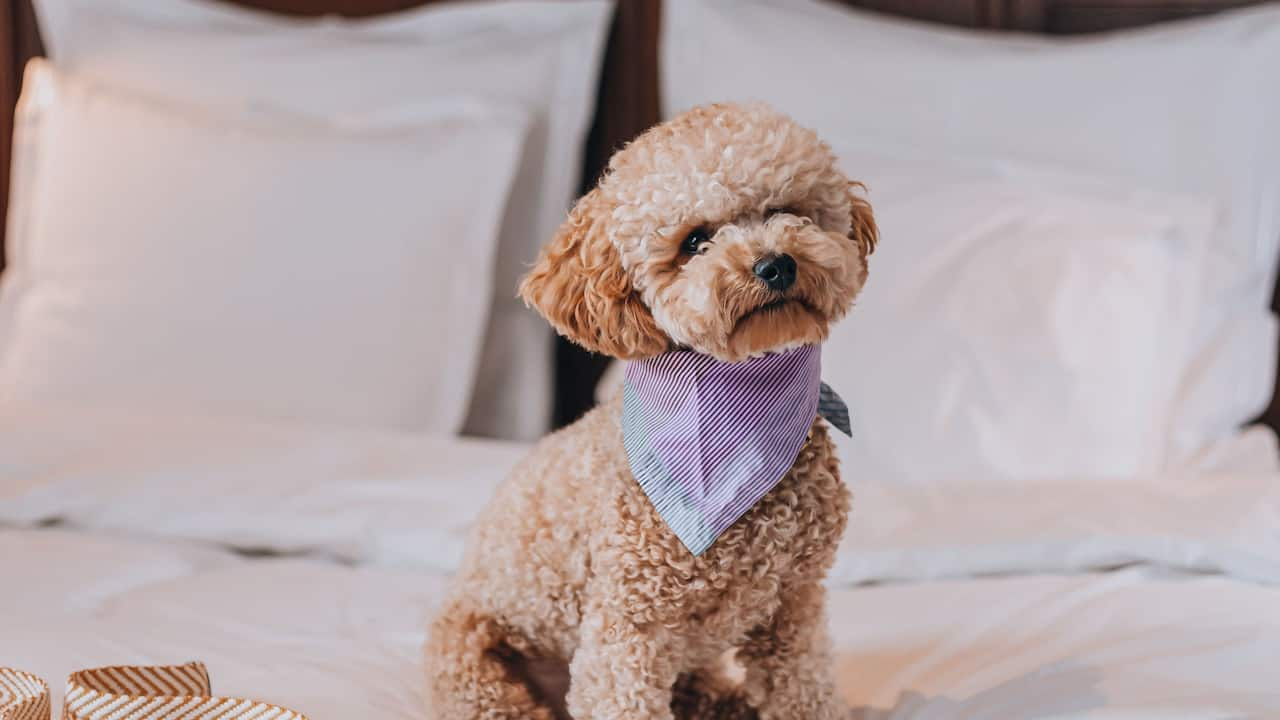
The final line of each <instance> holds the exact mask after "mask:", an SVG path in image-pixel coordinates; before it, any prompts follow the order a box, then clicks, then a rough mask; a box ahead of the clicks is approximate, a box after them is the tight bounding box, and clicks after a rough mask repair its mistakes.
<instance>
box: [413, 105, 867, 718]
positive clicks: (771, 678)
mask: <svg viewBox="0 0 1280 720" xmlns="http://www.w3.org/2000/svg"><path fill="white" fill-rule="evenodd" d="M860 189H861V188H860V186H858V185H856V184H853V183H850V182H849V181H848V179H846V178H845V177H844V175H843V174H841V173H840V171H839V170H838V169H837V168H836V166H835V159H834V157H833V156H832V154H831V151H830V149H829V148H827V147H826V146H825V145H824V144H822V143H821V141H819V140H818V139H817V137H816V136H815V135H814V134H813V133H812V132H810V131H808V130H805V129H803V128H800V127H799V126H797V125H795V124H794V123H793V122H791V121H790V120H789V119H787V118H786V117H785V116H782V115H780V114H778V113H776V112H774V111H773V110H771V109H769V108H768V107H766V106H763V105H746V106H736V105H714V106H708V107H703V108H697V109H694V110H692V111H690V112H688V113H686V114H684V115H682V116H680V117H677V118H676V119H674V120H672V121H671V122H669V123H666V124H664V125H660V126H658V127H656V128H654V129H652V130H650V131H649V132H647V133H645V134H644V135H643V136H641V137H640V138H639V139H637V140H636V141H635V142H634V143H632V144H631V145H629V146H628V147H627V148H625V149H624V150H622V151H621V152H619V153H618V155H616V156H615V157H614V159H613V161H612V162H611V163H610V171H609V173H608V174H607V175H606V176H605V177H604V178H603V179H602V180H601V182H600V185H599V187H597V188H596V189H595V190H593V191H592V192H591V193H589V194H588V195H587V196H586V197H584V198H583V199H582V200H581V201H580V202H579V203H578V205H577V206H576V207H575V208H574V209H573V211H572V212H571V213H570V215H569V219H568V220H567V221H566V222H565V224H564V226H563V227H561V229H560V231H559V232H558V233H557V235H556V237H555V238H554V239H553V240H552V242H551V243H550V245H549V246H548V247H547V248H546V250H544V252H543V254H542V256H541V257H540V258H539V260H538V262H537V264H536V265H535V267H534V268H533V270H532V271H531V272H530V274H529V276H528V277H527V278H525V280H524V282H523V284H522V285H521V289H520V292H521V295H522V296H523V297H524V298H525V300H526V302H528V303H529V304H530V305H531V306H533V307H534V308H536V309H537V310H538V311H539V312H541V313H542V314H543V315H544V316H546V317H547V319H548V320H549V321H550V322H551V324H552V325H553V326H554V327H555V328H556V329H557V330H558V331H559V332H561V333H562V334H564V335H566V336H567V337H569V338H571V339H573V340H574V341H576V342H579V343H581V344H582V345H584V346H586V347H587V348H590V349H592V350H596V351H599V352H604V353H608V354H610V355H613V356H616V357H623V358H632V357H646V356H650V355H654V354H657V353H661V352H663V351H665V350H667V349H668V348H670V347H672V346H686V347H692V348H694V349H697V350H699V351H701V352H706V353H709V354H712V355H715V356H717V357H720V358H722V359H726V360H736V359H740V358H742V357H746V356H748V355H752V354H757V353H760V352H768V351H770V350H776V349H781V348H784V347H788V346H791V345H795V344H800V343H804V342H817V341H820V340H821V339H823V338H825V337H826V333H827V330H828V327H829V325H830V324H831V323H834V322H836V321H838V320H839V319H840V318H841V317H843V315H844V314H845V313H846V312H847V311H848V309H849V307H850V305H851V304H852V302H853V300H854V298H855V296H856V295H857V293H858V291H859V290H860V289H861V287H862V284H863V282H864V281H865V278H866V268H867V266H866V261H867V256H868V255H869V254H870V253H871V252H872V251H873V250H874V248H875V243H876V227H875V221H874V220H873V218H872V216H871V211H870V206H869V205H868V204H867V202H866V201H865V200H864V199H863V198H862V197H861V196H860V195H859V194H858V191H859V190H860ZM702 226H705V227H714V229H715V232H714V234H713V235H712V237H713V239H714V243H715V244H714V247H710V248H708V249H707V250H706V251H705V252H704V253H703V254H699V255H697V256H694V257H687V256H686V257H680V256H679V242H678V239H676V238H673V237H672V235H673V233H674V234H679V233H687V232H688V231H689V230H690V229H691V228H694V227H702ZM778 252H786V253H788V254H791V255H792V256H793V257H794V258H795V259H796V262H797V265H798V268H799V272H798V274H797V279H796V283H795V285H794V286H793V288H791V289H789V290H788V291H787V294H785V295H784V296H782V297H783V299H785V300H786V302H785V303H782V304H781V306H780V307H779V308H777V309H775V310H770V311H768V312H759V313H756V312H753V311H754V310H756V309H758V308H759V307H760V306H761V305H762V304H764V303H767V302H769V301H770V300H774V301H777V300H778V299H779V297H780V296H779V294H778V293H776V292H773V291H770V290H769V289H768V288H767V287H765V286H764V285H763V284H762V283H761V282H759V280H758V279H756V278H754V277H753V275H752V270H751V266H752V265H753V264H754V262H755V261H756V260H757V259H758V258H759V257H760V256H761V254H762V253H778ZM620 415H621V397H620V395H619V396H618V397H615V398H614V399H613V400H612V401H611V402H609V403H607V404H605V405H602V406H600V407H598V408H596V409H595V410H593V411H592V412H590V413H588V414H587V415H586V416H585V417H583V418H582V419H581V420H579V421H578V422H577V423H575V424H573V425H571V426H569V427H567V428H565V429H563V430H560V431H559V432H556V433H554V434H552V435H550V436H548V437H546V438H544V439H543V440H542V441H541V442H540V443H538V445H537V446H535V448H534V449H533V451H532V452H531V454H530V455H529V457H528V458H527V459H526V460H525V461H524V462H523V463H521V465H520V466H519V467H517V468H516V470H515V471H514V472H513V474H512V476H511V477H510V478H509V480H508V481H507V482H506V483H505V484H504V485H503V486H502V487H501V488H500V489H499V491H498V492H497V494H496V496H495V497H494V499H493V501H492V502H491V503H490V505H489V507H488V508H487V509H486V510H485V512H484V513H483V515H482V516H481V517H480V518H479V520H478V522H477V524H476V526H475V528H474V529H473V531H472V534H471V537H470V540H469V543H468V546H467V554H466V557H465V559H464V561H463V565H462V567H461V569H460V571H459V573H458V575H457V577H456V578H455V581H454V587H453V590H452V594H451V597H450V600H449V602H448V603H447V604H446V605H445V607H444V609H443V610H442V611H441V613H440V614H439V616H438V617H437V618H436V620H435V621H434V623H433V624H432V626H431V631H430V640H429V642H428V647H427V678H428V686H429V693H428V695H429V701H430V703H429V706H430V708H431V712H432V713H433V717H435V718H438V719H439V720H481V719H485V720H488V719H497V718H533V719H534V720H544V719H545V720H550V719H551V718H559V717H564V716H565V712H566V711H567V713H568V714H569V715H571V716H572V717H573V718H575V719H576V720H672V719H674V718H682V719H683V718H688V719H689V720H693V719H694V718H711V719H712V720H748V719H754V718H758V719H760V720H835V719H836V718H838V717H841V716H842V715H843V708H842V707H841V703H840V701H839V699H838V697H837V694H836V690H835V685H834V680H833V677H832V672H831V662H830V656H829V649H828V641H827V638H826V632H825V619H824V605H825V595H824V590H823V586H822V579H823V577H824V576H825V574H826V572H827V570H828V569H829V568H830V566H831V564H832V562H833V560H834V556H835V550H836V547H837V545H838V544H839V541H840V537H841V535H842V534H843V532H844V528H845V523H846V520H847V517H848V512H849V505H850V495H849V491H848V489H847V488H846V486H845V484H844V483H843V482H842V481H841V479H840V475H839V469H838V467H837V461H836V456H835V452H834V450H833V447H832V444H831V440H830V438H829V437H828V435H827V429H826V426H825V425H824V424H822V422H821V421H815V423H814V424H813V426H812V427H811V429H810V431H809V436H808V438H807V441H806V443H805V445H804V447H803V449H802V450H801V451H800V454H799V456H798V457H797V458H796V461H795V464H794V465H793V466H792V468H791V469H790V470H789V471H788V473H787V474H786V476H785V477H784V478H783V479H782V480H781V481H780V482H779V483H778V485H777V486H776V487H774V488H773V490H771V491H770V492H769V493H768V494H767V495H766V496H765V497H764V498H763V499H762V500H760V502H758V503H757V504H756V505H755V506H754V507H752V508H751V509H750V510H749V511H748V512H747V513H746V514H745V515H744V516H743V517H742V518H740V519H739V520H738V521H737V522H736V523H735V524H734V525H733V526H731V527H730V528H729V529H728V530H727V531H725V533H724V534H723V535H721V536H720V538H719V539H718V540H717V541H716V542H715V544H714V545H712V546H711V548H710V549H709V550H707V551H706V552H705V553H703V554H702V555H701V556H698V557H694V556H693V555H691V554H690V553H689V551H688V550H687V549H686V548H685V547H684V545H683V544H681V542H680V541H679V540H678V539H677V538H676V537H675V535H674V534H672V532H671V530H670V529H669V528H668V527H667V526H666V524H665V523H664V522H663V520H662V518H661V517H659V516H658V515H657V513H656V512H655V511H654V509H653V506H652V504H651V503H650V502H649V499H648V497H647V496H645V494H644V492H643V491H642V490H641V489H640V487H639V485H638V484H637V483H636V481H635V479H634V478H633V477H632V475H631V471H630V468H629V466H628V462H627V455H626V452H625V450H624V448H623V444H622V432H621V428H620V423H619V417H620ZM726 653H731V654H732V655H733V657H734V658H736V662H737V663H738V664H739V665H740V666H741V673H740V674H741V676H742V680H741V682H740V683H734V682H733V681H731V680H730V679H729V677H728V676H727V675H726V674H725V672H724V665H725V658H726ZM513 658H514V660H513ZM534 662H536V663H543V662H552V663H560V664H561V665H564V666H567V669H568V675H569V685H568V690H567V697H565V702H564V707H558V705H559V703H557V702H555V701H554V700H555V699H557V698H550V697H548V695H547V693H546V692H545V691H542V690H540V689H539V688H538V687H534V685H535V684H536V683H531V682H529V681H528V679H527V677H526V676H525V673H523V672H521V671H520V669H519V667H517V666H519V665H521V664H522V663H534ZM561 692H563V691H561Z"/></svg>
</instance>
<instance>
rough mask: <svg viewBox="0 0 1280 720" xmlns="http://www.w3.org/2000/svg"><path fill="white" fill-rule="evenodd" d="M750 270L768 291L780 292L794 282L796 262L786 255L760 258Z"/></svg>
mask: <svg viewBox="0 0 1280 720" xmlns="http://www.w3.org/2000/svg"><path fill="white" fill-rule="evenodd" d="M751 269H752V271H754V272H755V274H756V277H758V278H760V279H761V280H763V281H764V284H765V285H768V286H769V289H770V290H777V291H778V292H782V291H784V290H786V289H787V288H789V287H791V286H792V285H794V284H795V282H796V260H795V258H793V257H791V256H790V255H787V254H786V253H783V254H782V255H769V256H768V257H765V258H761V259H760V261H759V262H757V263H756V264H755V267H753V268H751Z"/></svg>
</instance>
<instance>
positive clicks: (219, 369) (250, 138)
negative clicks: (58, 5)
mask: <svg viewBox="0 0 1280 720" xmlns="http://www.w3.org/2000/svg"><path fill="white" fill-rule="evenodd" d="M22 108H23V110H22V113H21V114H22V115H24V116H27V115H30V114H35V115H36V116H38V118H39V122H38V125H39V128H40V130H39V134H38V139H37V147H36V152H35V153H34V157H33V158H25V159H24V160H34V163H32V164H31V165H26V164H24V165H22V166H20V171H19V172H20V173H27V174H28V175H29V181H30V182H31V185H30V186H29V187H26V188H24V192H25V193H26V194H27V197H26V200H28V206H27V208H26V209H25V213H24V214H23V216H22V217H21V218H20V221H18V222H15V224H14V225H13V227H14V229H15V231H16V232H15V234H14V236H13V237H12V238H11V240H12V244H11V246H10V249H11V252H12V254H11V259H12V264H11V265H10V266H9V268H8V269H7V270H6V273H5V276H4V282H3V286H2V290H3V292H2V294H0V398H3V399H6V400H16V399H25V400H27V401H29V402H44V403H52V404H72V403H74V404H80V405H97V406H128V407H136V408H169V409H175V410H180V411H184V412H194V411H201V412H208V413H210V414H214V415H224V416H246V417H261V418H293V419H302V420H306V421H310V422H323V423H332V424H348V425H370V426H377V427H395V428H412V429H422V430H435V431H443V432H456V431H457V430H458V429H459V428H460V427H461V424H462V422H463V419H464V417H465V413H466V409H467V400H468V396H469V388H470V386H471V381H472V378H473V374H474V368H475V366H476V362H477V359H478V357H479V352H480V343H481V339H482V338H481V334H482V332H483V320H484V317H485V314H486V311H487V304H486V302H485V300H486V299H487V298H488V296H489V285H490V273H489V267H490V265H491V263H492V261H493V257H494V249H495V245H496V235H497V225H498V218H499V217H500V210H501V208H502V206H503V204H504V203H505V201H506V197H507V190H508V188H509V187H510V184H511V178H512V175H513V173H514V171H515V167H516V163H517V160H518V158H519V153H520V150H521V146H522V139H523V137H524V133H525V129H526V121H525V119H524V118H523V116H522V114H521V112H520V111H519V110H518V109H513V108H510V107H494V106H493V105H491V104H489V103H488V102H486V101H479V100H473V99H467V98H461V97H460V98H456V99H454V100H447V99H441V100H439V101H437V102H435V103H432V104H428V105H424V106H422V107H421V108H419V109H418V110H416V111H414V112H408V111H407V109H405V108H401V109H400V110H398V111H397V112H396V113H395V114H394V115H388V114H386V113H376V112H375V113H369V114H366V115H365V116H364V117H358V116H355V115H352V116H349V117H348V118H346V120H345V121H344V122H343V123H340V124H339V123H334V122H330V121H324V120H312V119H307V118H303V117H301V116H297V115H281V114H279V113H273V112H269V111H267V110H265V109H262V110H258V111H245V112H240V113H227V112H211V111H208V110H203V109H197V108H193V107H190V106H183V105H176V104H165V103H160V102H157V101H154V100H151V99H147V98H143V97H140V96H134V95H130V94H128V93H126V92H123V91H119V90H116V89H111V88H109V87H106V86H103V85H100V84H97V83H93V82H91V81H85V80H80V79H77V78H74V77H72V76H70V75H66V74H60V73H55V72H54V71H53V70H52V68H50V67H47V66H41V65H36V66H34V67H33V69H32V72H29V73H28V77H27V86H26V89H25V90H24V99H23V103H22ZM29 119H30V118H29V117H23V118H21V120H20V129H21V130H23V131H25V129H26V127H27V126H28V120H29ZM24 135H25V133H24ZM26 140H27V138H25V137H23V139H22V142H25V141H26Z"/></svg>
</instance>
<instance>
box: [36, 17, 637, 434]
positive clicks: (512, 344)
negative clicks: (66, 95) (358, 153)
mask: <svg viewBox="0 0 1280 720" xmlns="http://www.w3.org/2000/svg"><path fill="white" fill-rule="evenodd" d="M611 5H612V3H611V2H609V0H574V1H572V2H567V1H565V0H508V1H503V2H484V3H433V4H431V5H428V6H425V7H422V8H418V9H414V10H410V11H406V12H401V13H397V14H393V15H388V16H384V17H375V18H371V19H365V20H359V21H344V20H338V19H334V18H321V19H312V20H297V19H288V18H284V17H282V16H275V15H268V14H264V13H260V12H254V11H247V10H243V9H241V8H236V7H232V6H230V5H228V4H226V3H211V2H199V1H197V0H169V1H168V2H163V3H157V2H153V1H152V0H40V1H39V2H37V10H38V11H39V15H40V22H41V28H42V30H43V33H44V38H45V40H46V42H47V44H48V47H49V50H50V52H51V56H52V58H53V59H54V60H55V61H56V62H58V63H59V64H60V65H62V66H65V67H68V68H71V69H74V70H76V71H77V72H82V73H84V74H86V75H87V76H91V77H96V78H101V79H104V80H107V81H109V82H111V83H113V84H123V85H126V86H128V87H132V88H135V89H138V90H142V91H145V92H147V93H149V94H154V95H157V96H163V97H166V98H171V99H173V100H175V101H191V102H198V103H201V104H206V105H215V106H220V107H233V108H245V107H254V106H257V105H261V104H266V105H269V106H272V107H278V108H285V109H289V110H293V111H297V112H303V113H307V114H309V115H319V116H324V117H329V118H341V117H344V116H346V115H348V114H351V113H355V114H361V113H364V112H367V111H369V110H373V109H377V110H382V111H391V110H393V109H395V108H401V107H406V106H407V107H410V108H412V107H413V106H415V105H417V104H419V103H421V102H422V101H424V100H429V99H431V98H434V97H437V96H440V95H451V94H457V93H464V94H467V95H469V96H473V97H480V98H488V99H492V100H494V101H496V102H500V103H502V104H504V105H505V104H519V105H522V106H524V107H525V108H526V109H527V110H528V112H529V113H530V115H531V116H532V125H531V127H530V132H529V135H528V138H527V144H526V146H525V148H524V149H523V151H522V155H521V160H520V167H519V170H518V171H517V174H516V180H515V185H514V189H513V192H512V195H511V198H510V200H509V202H508V203H507V206H506V208H505V213H504V215H503V216H502V230H501V234H500V239H499V252H498V255H497V258H496V262H495V268H494V275H493V277H494V282H493V283H492V284H491V292H492V312H491V315H490V317H489V320H488V325H487V329H486V335H485V350H484V354H483V359H482V362H481V367H480V370H479V376H478V378H479V379H478V382H477V386H476V391H475V395H474V397H473V398H472V404H471V411H470V413H469V420H468V423H467V429H468V431H471V432H476V433H480V434H486V435H497V436H503V437H522V438H530V437H535V436H537V435H540V434H541V433H542V432H544V431H545V430H546V427H547V424H548V422H549V421H550V417H551V397H552V391H551V378H552V347H553V345H552V340H551V338H552V336H551V333H550V331H549V330H548V328H547V327H546V324H545V323H544V322H542V321H541V319H540V318H538V317H537V316H536V315H535V314H533V313H532V312H530V311H528V310H527V309H525V308H524V306H523V304H522V303H520V302H519V301H518V300H517V299H516V298H515V287H516V284H517V281H518V278H519V276H520V275H521V274H522V273H523V272H524V270H525V268H526V267H527V265H528V263H530V262H532V260H533V259H534V258H535V257H536V255H537V251H538V248H539V247H540V246H541V245H542V244H543V243H544V242H545V241H546V239H547V238H549V237H550V236H551V234H552V233H553V232H554V230H555V228H556V227H557V226H558V225H559V223H560V222H561V221H562V220H563V218H564V214H565V212H566V210H567V209H568V207H569V205H570V203H571V202H572V199H573V197H574V195H575V194H576V192H577V187H578V182H579V178H580V174H581V153H582V146H583V141H584V139H585V136H586V129H587V127H588V123H589V121H590V117H591V112H592V109H593V107H594V99H595V89H596V78H597V72H598V69H599V65H600V59H601V55H602V50H603V46H604V40H605V36H606V31H607V28H608V19H609V14H610V10H611Z"/></svg>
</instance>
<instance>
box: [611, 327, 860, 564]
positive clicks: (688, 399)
mask: <svg viewBox="0 0 1280 720" xmlns="http://www.w3.org/2000/svg"><path fill="white" fill-rule="evenodd" d="M625 378H626V382H625V385H624V390H623V411H622V433H623V444H624V445H625V446H626V451H627V459H628V461H629V463H630V465H631V472H632V474H633V475H635V478H636V480H637V481H638V482H639V483H640V487H641V488H642V489H643V490H644V492H645V494H646V495H648V497H649V500H650V501H651V502H653V506H654V509H656V510H657V511H658V514H659V515H661V516H662V519H663V520H664V521H666V523H667V525H668V526H670V528H671V530H672V532H674V533H675V534H676V537H678V538H680V541H681V542H683V543H684V545H685V547H687V548H688V549H689V551H690V552H691V553H693V554H694V555H701V554H702V553H703V552H704V551H706V549H707V548H709V547H711V545H712V543H714V542H715V540H716V538H718V537H719V536H720V534H721V533H723V532H724V531H725V530H726V529H728V528H729V526H731V525H733V523H734V522H736V521H737V520H738V518H740V517H742V515H743V514H745V513H746V512H747V511H748V510H749V509H751V506H753V505H755V504H756V502H757V501H759V500H760V498H762V497H764V496H765V494H766V493H768V492H769V491H770V490H772V489H773V487H774V486H775V485H777V484H778V481H779V480H781V479H782V478H783V476H784V475H786V473H787V471H788V470H790V469H791V466H792V464H794V463H795V459H796V456H797V455H798V454H799V453H800V448H801V447H803V446H804V442H805V438H806V437H807V435H808V432H809V427H810V425H812V424H813V421H814V418H816V417H817V416H818V413H819V406H820V405H819V401H820V400H821V401H822V406H823V407H824V408H830V410H831V411H832V413H834V414H836V415H843V418H844V423H843V424H842V423H840V422H839V421H838V420H837V419H835V418H831V419H832V422H833V423H835V424H836V425H837V426H838V427H841V429H845V430H846V432H847V417H848V415H847V410H845V408H844V404H843V402H841V401H840V400H839V397H838V396H836V395H835V394H834V393H832V392H830V390H829V388H826V387H825V386H824V385H823V384H822V363H821V350H820V349H819V347H818V346H817V345H806V346H803V347H799V348H796V349H794V350H788V351H785V352H780V353H772V354H768V355H764V356H761V357H757V358H751V359H748V360H745V361H743V362H737V363H726V362H722V361H719V360H716V359H715V358H713V357H710V356H708V355H703V354H700V353H696V352H690V351H674V352H668V353H664V354H662V355H659V356H657V357H654V358H649V359H646V360H637V361H633V362H631V363H629V364H628V365H627V368H626V374H625ZM823 415H824V416H827V412H826V411H825V410H824V412H823Z"/></svg>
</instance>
